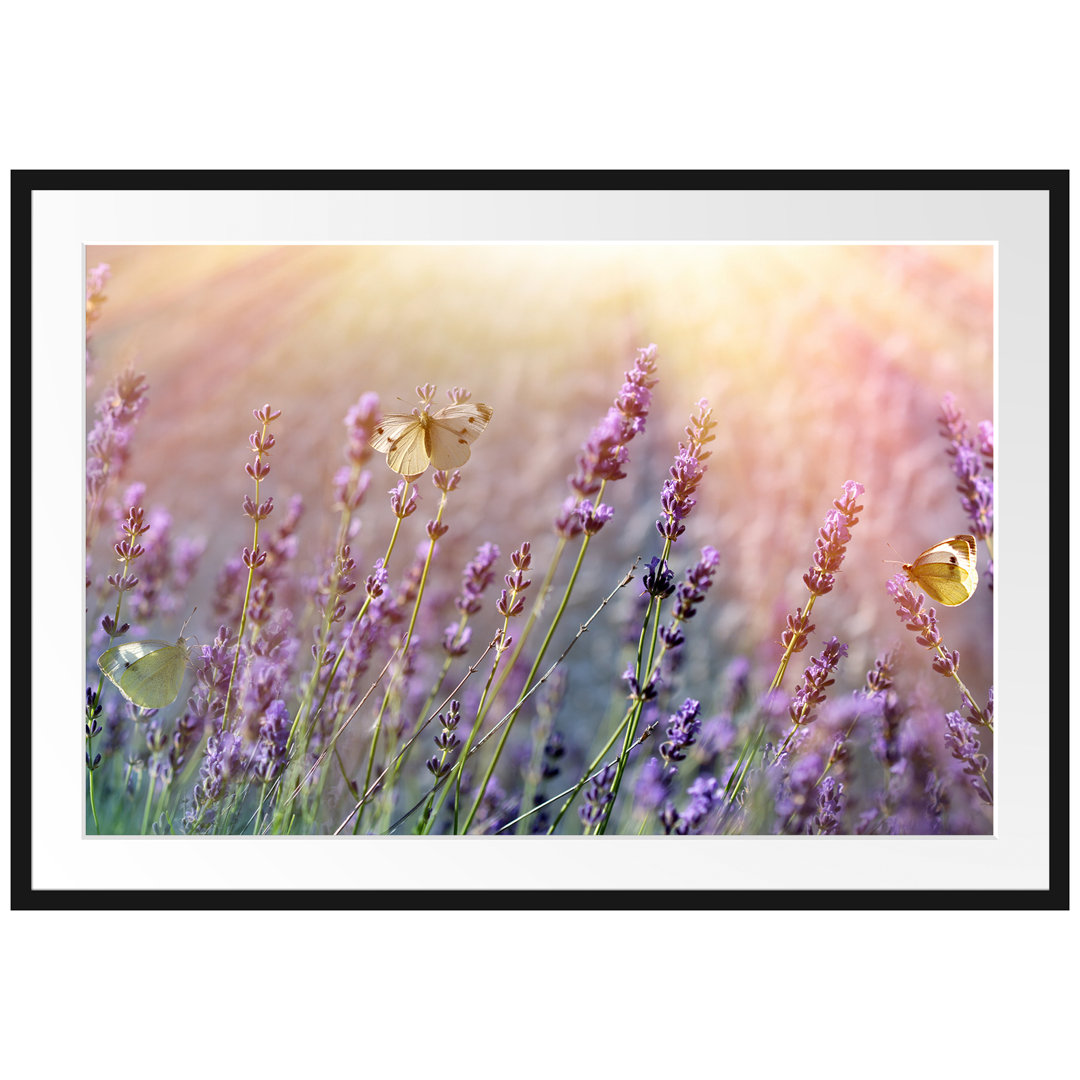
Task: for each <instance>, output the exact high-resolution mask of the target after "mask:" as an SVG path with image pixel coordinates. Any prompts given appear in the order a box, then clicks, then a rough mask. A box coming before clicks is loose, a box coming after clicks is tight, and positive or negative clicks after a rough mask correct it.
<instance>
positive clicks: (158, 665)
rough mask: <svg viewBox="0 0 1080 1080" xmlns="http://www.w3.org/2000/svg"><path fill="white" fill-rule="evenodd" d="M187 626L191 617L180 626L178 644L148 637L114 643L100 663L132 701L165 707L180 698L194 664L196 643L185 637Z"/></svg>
mask: <svg viewBox="0 0 1080 1080" xmlns="http://www.w3.org/2000/svg"><path fill="white" fill-rule="evenodd" d="M192 614H194V612H192ZM190 617H191V616H188V618H190ZM186 628H187V620H185V621H184V625H183V626H182V627H181V628H180V636H179V637H178V638H177V639H176V644H173V643H172V642H171V641H160V640H158V639H157V638H147V639H145V640H144V641H125V642H124V643H123V644H122V645H114V646H113V647H112V648H111V649H106V650H105V651H104V652H103V653H102V654H101V655H100V656H99V657H98V661H97V662H98V667H99V668H101V670H102V672H103V673H104V674H105V675H106V676H107V677H108V679H109V681H110V682H111V683H112V684H113V685H114V686H115V687H116V688H117V690H119V691H120V693H121V694H123V695H124V697H126V698H127V699H128V701H130V702H132V704H134V705H138V706H139V707H140V708H143V709H162V708H164V707H165V706H166V705H171V704H172V702H173V701H175V700H176V695H177V694H179V693H180V687H181V686H183V685H184V675H185V673H186V672H187V669H188V667H190V666H191V664H192V659H193V658H192V648H193V647H192V646H189V645H188V644H187V639H186V638H185V637H184V630H185V629H186Z"/></svg>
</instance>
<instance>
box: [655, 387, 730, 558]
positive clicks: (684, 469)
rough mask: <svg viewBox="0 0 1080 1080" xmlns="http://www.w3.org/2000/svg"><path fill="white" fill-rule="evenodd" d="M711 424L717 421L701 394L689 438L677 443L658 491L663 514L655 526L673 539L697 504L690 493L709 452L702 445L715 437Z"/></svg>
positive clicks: (677, 535) (713, 424) (683, 528)
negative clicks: (673, 462) (684, 441)
mask: <svg viewBox="0 0 1080 1080" xmlns="http://www.w3.org/2000/svg"><path fill="white" fill-rule="evenodd" d="M714 427H716V421H714V420H713V419H712V409H710V408H709V403H708V402H707V401H706V400H705V399H704V398H703V399H702V400H701V401H699V402H698V415H697V416H693V417H691V418H690V424H689V426H688V427H687V428H686V434H687V437H688V442H687V443H685V444H683V443H681V442H680V443H679V450H678V453H677V454H676V455H675V464H674V465H672V466H671V468H670V469H669V470H668V471H669V473H670V476H669V478H668V479H667V480H665V481H664V487H663V490H662V491H661V493H660V507H661V509H662V510H663V514H662V516H661V517H660V518H658V519H657V522H656V530H657V532H659V533H660V535H661V536H662V537H664V539H665V540H669V541H671V542H674V541H675V540H676V539H678V537H680V536H682V534H683V533H684V532H685V531H686V526H685V525H683V523H682V522H683V520H684V519H685V518H686V517H687V515H688V514H689V513H690V511H691V510H693V508H694V506H695V505H696V504H697V500H696V499H695V498H693V495H694V492H695V491H697V486H698V484H699V483H700V482H701V478H702V477H703V476H704V475H705V466H704V464H703V462H704V460H705V458H707V457H708V456H709V453H710V452H709V451H707V450H705V448H704V447H705V444H706V443H710V442H712V441H713V439H714V438H715V436H714V435H712V434H711V431H712V429H713V428H714Z"/></svg>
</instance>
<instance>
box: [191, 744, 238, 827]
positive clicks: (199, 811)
mask: <svg viewBox="0 0 1080 1080" xmlns="http://www.w3.org/2000/svg"><path fill="white" fill-rule="evenodd" d="M242 771H243V744H242V742H241V740H240V737H239V736H238V735H236V734H235V733H234V732H231V731H219V732H217V733H215V734H213V735H211V736H210V738H209V739H207V740H206V755H205V756H204V758H203V763H202V768H201V769H200V771H199V777H200V779H199V783H198V784H196V786H195V790H194V792H193V797H192V805H191V807H190V809H189V810H188V813H187V815H186V817H185V819H184V824H185V825H186V826H187V827H188V829H189V831H191V832H202V831H205V830H206V829H208V828H209V827H210V826H211V825H212V824H213V821H214V817H215V813H216V811H215V804H216V803H218V802H219V801H220V800H221V799H222V798H223V797H224V796H225V795H226V794H227V792H228V790H229V787H230V781H231V780H232V779H233V777H234V776H237V775H239V774H240V773H241V772H242Z"/></svg>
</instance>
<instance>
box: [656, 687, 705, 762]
mask: <svg viewBox="0 0 1080 1080" xmlns="http://www.w3.org/2000/svg"><path fill="white" fill-rule="evenodd" d="M700 714H701V702H700V701H695V700H694V699H693V698H687V699H686V700H685V701H684V702H683V703H682V707H681V708H680V709H679V711H678V712H676V713H673V714H672V716H671V717H670V719H669V720H668V726H667V735H668V740H667V742H664V743H661V745H660V756H661V757H662V758H663V759H664V761H665V762H667V764H669V765H670V764H671V763H672V762H675V761H683V760H684V759H685V758H686V750H687V749H688V748H689V747H690V746H692V745H693V744H694V740H695V739H696V738H697V734H698V732H699V731H700V730H701V718H700Z"/></svg>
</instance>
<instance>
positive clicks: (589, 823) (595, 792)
mask: <svg viewBox="0 0 1080 1080" xmlns="http://www.w3.org/2000/svg"><path fill="white" fill-rule="evenodd" d="M616 769H617V766H616V765H615V763H614V762H612V764H610V765H608V766H607V768H605V769H602V770H601V771H600V772H599V773H597V774H596V776H594V777H593V778H592V781H591V782H590V783H589V786H588V788H586V790H585V794H584V796H583V798H584V800H585V805H584V806H582V807H581V808H580V809H579V810H578V816H579V817H580V818H581V823H582V824H583V825H584V826H585V828H586V829H591V828H592V827H593V826H595V825H598V824H599V823H600V821H601V819H602V818H603V816H604V810H605V808H606V807H607V805H608V803H610V802H611V801H612V799H614V798H615V796H614V795H613V794H612V793H611V784H612V781H613V780H614V779H615V772H616Z"/></svg>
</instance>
